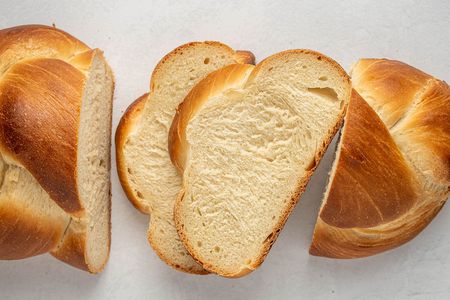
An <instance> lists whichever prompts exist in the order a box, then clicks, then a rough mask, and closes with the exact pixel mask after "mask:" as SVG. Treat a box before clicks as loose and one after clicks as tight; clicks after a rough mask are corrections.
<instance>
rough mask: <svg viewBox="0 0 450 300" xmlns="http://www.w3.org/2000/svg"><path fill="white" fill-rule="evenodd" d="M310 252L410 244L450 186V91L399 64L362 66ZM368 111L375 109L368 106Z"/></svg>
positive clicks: (334, 253)
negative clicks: (408, 242)
mask: <svg viewBox="0 0 450 300" xmlns="http://www.w3.org/2000/svg"><path fill="white" fill-rule="evenodd" d="M352 75H353V84H354V88H355V89H356V90H357V91H358V92H359V93H360V94H361V95H362V96H363V98H364V99H366V100H367V103H366V102H365V101H364V100H363V99H362V98H361V97H360V96H359V95H357V94H356V93H355V96H354V97H352V100H351V101H350V104H349V108H348V112H347V116H346V118H345V124H344V128H343V133H342V137H341V140H340V143H339V146H338V152H337V156H336V160H335V162H334V165H333V169H332V172H331V177H330V183H329V185H328V188H327V192H326V193H325V197H324V202H323V205H322V208H321V211H320V214H319V218H318V220H317V224H316V228H315V230H314V237H313V242H312V245H311V249H310V252H311V254H313V255H320V256H326V257H333V258H355V257H364V256H369V255H373V254H377V253H380V252H383V251H386V250H389V249H392V248H395V247H398V246H400V245H402V244H403V243H405V242H407V241H409V240H411V239H412V238H414V237H415V236H416V235H417V234H419V233H420V232H421V231H422V230H423V229H424V228H425V227H426V226H427V225H428V224H429V222H431V220H432V219H433V218H434V216H435V215H436V214H437V213H438V212H439V210H440V209H441V208H442V205H443V204H444V203H445V201H446V199H447V197H448V195H449V187H450V176H449V175H450V164H449V161H450V160H449V157H450V89H449V87H448V85H447V84H446V83H445V82H442V81H439V80H437V79H434V78H433V77H431V76H429V75H427V74H425V73H423V72H421V71H419V70H417V69H415V68H413V67H411V66H408V65H406V64H404V63H401V62H398V61H390V60H383V59H381V60H378V59H377V60H375V59H363V60H360V61H359V62H358V63H357V64H356V65H355V67H354V69H353V72H352ZM369 105H370V106H369Z"/></svg>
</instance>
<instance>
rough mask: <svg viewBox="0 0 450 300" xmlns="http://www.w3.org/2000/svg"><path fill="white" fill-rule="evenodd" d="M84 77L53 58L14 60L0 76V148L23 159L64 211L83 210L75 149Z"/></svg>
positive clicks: (69, 66)
mask: <svg viewBox="0 0 450 300" xmlns="http://www.w3.org/2000/svg"><path fill="white" fill-rule="evenodd" d="M84 83H85V76H84V75H83V74H82V73H81V72H80V71H78V70H77V69H76V68H74V67H73V66H72V65H70V64H68V63H66V62H63V61H61V60H56V59H32V60H26V61H22V62H21V63H17V64H15V65H14V66H12V67H11V68H10V69H9V70H8V71H7V73H6V74H4V76H3V78H2V80H1V82H0V148H1V150H2V152H3V153H8V155H10V156H12V157H13V158H14V159H15V160H17V161H19V162H20V163H21V164H22V165H24V166H25V167H26V168H27V169H28V170H29V171H30V173H31V174H32V175H33V176H34V177H35V178H36V180H37V181H38V182H39V184H40V185H41V186H42V187H43V188H44V189H45V190H46V191H47V192H48V194H49V195H50V197H51V198H52V199H53V200H54V201H55V202H56V203H57V204H58V205H59V206H61V207H62V208H63V209H64V210H65V211H67V212H69V213H76V212H80V211H81V210H82V205H81V202H80V199H79V198H78V187H77V182H76V157H77V155H76V151H77V132H78V124H79V116H80V102H81V98H82V91H83V87H84ZM49 120H52V122H49Z"/></svg>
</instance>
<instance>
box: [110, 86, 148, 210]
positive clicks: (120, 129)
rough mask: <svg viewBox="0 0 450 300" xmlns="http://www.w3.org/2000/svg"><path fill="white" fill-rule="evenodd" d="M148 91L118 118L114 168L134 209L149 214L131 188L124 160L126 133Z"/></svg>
mask: <svg viewBox="0 0 450 300" xmlns="http://www.w3.org/2000/svg"><path fill="white" fill-rule="evenodd" d="M148 96H149V93H147V94H144V95H142V96H140V97H139V98H138V99H136V100H135V101H134V102H133V103H131V105H130V106H128V108H127V110H126V111H125V113H124V115H123V116H122V118H121V119H120V122H119V125H118V126H117V129H116V135H115V144H116V168H117V173H118V175H119V181H120V184H121V185H122V188H123V190H124V192H125V194H126V196H127V198H128V199H129V200H130V202H131V203H132V204H133V206H134V207H136V209H138V210H139V211H140V212H142V213H144V214H149V208H148V207H147V206H145V205H144V204H143V202H142V201H141V200H139V199H138V198H137V196H136V195H135V193H134V191H133V189H132V188H131V186H130V184H129V180H128V170H127V165H126V162H125V153H124V149H125V143H126V141H127V137H128V134H129V133H130V132H131V131H132V130H133V127H134V126H135V125H136V123H137V121H138V120H139V118H140V116H141V113H142V110H143V109H144V105H145V102H146V101H147V98H148Z"/></svg>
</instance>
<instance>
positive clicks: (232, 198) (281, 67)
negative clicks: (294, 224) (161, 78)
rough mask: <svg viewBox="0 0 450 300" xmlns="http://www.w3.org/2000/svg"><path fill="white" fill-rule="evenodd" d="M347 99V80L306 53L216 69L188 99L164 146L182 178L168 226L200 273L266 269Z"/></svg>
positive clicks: (231, 273)
mask: <svg viewBox="0 0 450 300" xmlns="http://www.w3.org/2000/svg"><path fill="white" fill-rule="evenodd" d="M232 68H234V69H235V70H233V69H232ZM250 71H251V72H250ZM350 93H351V84H350V80H349V78H348V76H347V74H346V73H345V71H344V70H343V69H342V68H341V67H340V66H339V65H338V64H337V63H336V62H334V61H333V60H331V59H330V58H328V57H326V56H324V55H322V54H320V53H317V52H314V51H310V50H292V51H286V52H281V53H278V54H275V55H273V56H271V57H269V58H267V59H266V60H264V61H263V62H261V63H260V64H258V65H257V66H256V67H255V68H253V69H252V67H251V66H246V67H242V66H241V67H239V66H232V67H227V68H223V69H221V70H218V71H216V72H214V73H212V74H210V75H209V76H208V77H207V78H206V79H205V80H204V81H202V82H201V83H199V84H198V85H197V86H196V87H194V89H193V90H192V91H191V92H190V93H189V95H188V96H187V97H186V99H185V101H184V102H183V104H182V105H181V106H180V107H179V110H178V115H177V116H176V117H175V118H174V123H173V124H172V127H171V135H170V140H169V149H170V150H171V156H172V160H173V161H174V163H175V164H176V165H177V166H178V167H180V168H181V169H183V170H184V171H183V189H182V191H181V192H180V194H179V197H178V199H177V202H176V206H175V222H176V225H177V231H178V233H179V234H180V237H181V239H182V240H183V242H184V244H185V245H186V248H187V249H188V250H189V252H190V253H191V255H192V256H193V257H194V258H195V259H196V260H198V261H199V262H201V263H202V265H203V267H204V268H205V269H206V270H208V271H211V272H215V273H217V274H219V275H222V276H227V277H239V276H243V275H245V274H247V273H249V272H251V271H252V270H254V269H255V268H257V267H258V266H259V265H260V264H261V263H262V262H263V260H264V258H265V256H266V255H267V253H268V252H269V250H270V247H271V246H272V244H273V243H274V241H275V240H276V238H277V236H278V234H279V232H280V230H281V229H282V227H283V225H284V223H285V222H286V219H287V217H288V215H289V213H290V212H291V210H292V209H293V207H294V205H295V204H296V203H297V201H298V197H299V195H300V194H301V193H302V192H303V190H304V189H305V186H306V184H307V182H308V180H309V178H310V176H311V175H312V173H313V171H314V170H315V168H316V166H317V164H318V163H319V161H320V159H321V157H322V155H323V153H324V151H325V150H326V148H327V146H328V144H329V143H330V141H331V139H332V137H333V136H334V134H335V133H336V131H337V130H338V128H339V126H340V124H341V121H342V117H343V115H344V112H345V108H346V106H347V102H348V99H349V97H350Z"/></svg>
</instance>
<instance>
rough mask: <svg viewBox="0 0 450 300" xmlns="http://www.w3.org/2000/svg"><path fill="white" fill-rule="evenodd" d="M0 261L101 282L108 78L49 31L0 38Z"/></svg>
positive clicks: (17, 30)
mask: <svg viewBox="0 0 450 300" xmlns="http://www.w3.org/2000/svg"><path fill="white" fill-rule="evenodd" d="M0 72H1V79H0V154H1V160H0V161H1V163H0V165H1V168H0V170H1V182H2V184H1V187H0V216H1V218H0V259H21V258H25V257H29V256H33V255H38V254H42V253H46V252H50V253H51V254H52V255H54V256H56V257H57V258H59V259H61V260H63V261H65V262H67V263H69V264H71V265H73V266H75V267H78V268H80V269H83V270H87V271H89V272H93V273H97V272H100V271H101V270H102V269H103V267H104V265H105V263H106V262H107V260H108V256H109V246H110V208H111V203H110V197H111V195H110V142H111V138H110V133H111V111H112V95H113V77H112V73H111V71H110V68H109V67H108V65H107V63H106V62H105V60H104V58H103V54H102V52H101V51H100V50H98V49H90V48H88V47H87V46H86V45H85V44H83V43H82V42H80V41H78V40H77V39H75V38H74V37H72V36H71V35H69V34H67V33H65V32H63V31H61V30H58V29H55V28H53V27H47V26H40V25H30V26H20V27H14V28H9V29H4V30H1V31H0Z"/></svg>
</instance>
